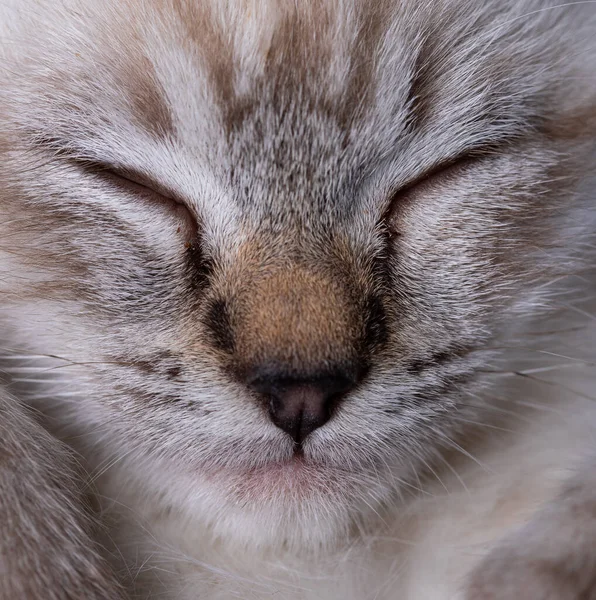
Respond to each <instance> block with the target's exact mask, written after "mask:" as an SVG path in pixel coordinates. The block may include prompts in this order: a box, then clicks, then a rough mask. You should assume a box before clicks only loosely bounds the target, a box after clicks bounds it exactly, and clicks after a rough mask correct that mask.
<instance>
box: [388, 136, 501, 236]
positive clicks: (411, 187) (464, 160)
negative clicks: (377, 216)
mask: <svg viewBox="0 0 596 600" xmlns="http://www.w3.org/2000/svg"><path fill="white" fill-rule="evenodd" d="M496 153H497V149H495V148H494V147H492V146H486V147H482V148H478V149H474V150H471V151H467V152H465V153H464V154H460V155H458V156H456V157H454V158H451V159H447V160H445V161H442V162H440V163H438V164H436V165H434V166H432V167H430V168H429V169H427V170H426V171H424V172H423V173H422V174H421V175H419V176H417V177H415V178H414V179H412V180H411V181H410V182H408V183H406V184H405V185H403V186H401V187H400V188H399V189H398V190H396V191H395V192H393V193H392V194H390V195H389V202H388V206H387V208H386V209H385V212H384V213H383V217H382V219H381V224H382V226H383V228H384V229H386V230H387V231H388V233H389V237H390V238H391V237H396V236H398V235H399V231H398V230H397V229H396V228H395V227H394V226H393V223H394V222H395V220H396V216H397V215H398V214H399V211H400V209H401V208H403V207H405V206H407V205H408V204H409V203H410V202H412V201H413V200H415V198H416V197H418V196H419V195H420V194H423V193H424V189H425V188H426V187H427V186H431V185H445V184H448V183H450V182H452V181H453V180H455V179H457V178H459V177H461V176H462V175H463V174H464V173H465V172H467V171H468V170H469V169H472V168H473V167H474V166H475V165H477V164H479V163H480V162H482V161H484V160H486V159H488V158H490V157H491V156H495V154H496Z"/></svg>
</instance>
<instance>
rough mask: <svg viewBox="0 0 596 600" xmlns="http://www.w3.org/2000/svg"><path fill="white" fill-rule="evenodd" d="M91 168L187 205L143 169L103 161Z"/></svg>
mask: <svg viewBox="0 0 596 600" xmlns="http://www.w3.org/2000/svg"><path fill="white" fill-rule="evenodd" d="M88 168H89V166H88ZM91 168H92V169H93V170H94V171H97V172H99V173H101V174H102V175H105V176H108V177H109V176H112V177H116V178H118V179H120V180H122V181H124V182H127V183H129V184H132V185H137V186H139V187H140V188H144V189H145V190H146V191H149V192H153V193H155V194H158V195H159V196H161V197H162V198H164V199H166V200H172V201H173V202H176V203H177V204H182V205H186V203H185V202H183V201H182V200H181V199H180V198H179V197H178V195H177V194H175V193H174V192H172V191H171V190H170V189H168V188H167V187H166V186H164V185H163V184H161V183H160V182H159V181H157V180H156V179H153V178H152V177H151V176H149V175H147V174H146V173H143V172H142V171H137V170H135V169H131V168H129V167H116V166H112V165H104V164H101V163H99V164H97V163H96V164H93V165H91Z"/></svg>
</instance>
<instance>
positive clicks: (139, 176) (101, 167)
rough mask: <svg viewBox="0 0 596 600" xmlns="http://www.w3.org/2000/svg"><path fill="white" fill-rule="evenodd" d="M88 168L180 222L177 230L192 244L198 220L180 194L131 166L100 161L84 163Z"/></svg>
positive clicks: (103, 179)
mask: <svg viewBox="0 0 596 600" xmlns="http://www.w3.org/2000/svg"><path fill="white" fill-rule="evenodd" d="M84 168H85V170H86V171H88V172H91V173H92V174H93V175H95V176H97V177H100V178H101V179H102V181H104V182H106V183H107V184H109V185H110V186H111V187H113V188H114V189H116V190H119V191H120V192H123V193H125V194H127V195H129V196H132V197H133V198H135V199H139V200H142V201H143V202H146V203H147V204H148V205H149V206H154V207H159V208H160V209H162V210H163V211H164V212H165V213H166V214H168V215H172V216H173V217H174V218H175V219H176V220H177V221H178V233H180V234H181V235H183V236H184V238H185V239H186V240H187V241H188V242H189V243H191V242H192V241H193V240H195V239H196V237H197V235H198V220H197V218H196V216H195V215H194V213H193V211H192V210H191V209H190V208H189V207H188V205H187V204H186V203H185V202H183V201H182V200H181V199H180V198H179V196H178V195H177V194H175V193H174V192H172V191H171V190H169V189H168V188H166V187H165V186H164V185H162V184H161V183H160V182H158V181H157V180H155V179H154V178H152V177H150V176H149V175H147V174H145V173H143V172H140V171H136V170H133V169H130V168H126V169H124V168H118V167H114V166H112V165H106V164H101V163H84Z"/></svg>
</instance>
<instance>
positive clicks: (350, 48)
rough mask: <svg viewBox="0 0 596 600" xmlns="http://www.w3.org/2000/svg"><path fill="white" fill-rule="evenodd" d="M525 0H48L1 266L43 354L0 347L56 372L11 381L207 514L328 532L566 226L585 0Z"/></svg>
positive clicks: (40, 15) (378, 481)
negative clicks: (153, 0)
mask: <svg viewBox="0 0 596 600" xmlns="http://www.w3.org/2000/svg"><path fill="white" fill-rule="evenodd" d="M549 6H550V4H549V3H548V2H542V1H536V2H534V1H532V2H530V1H528V2H523V3H520V2H505V3H503V2H490V1H482V2H477V1H474V2H466V1H454V0H449V1H447V0H445V1H440V2H435V3H428V4H426V5H420V3H419V2H413V1H412V2H410V1H408V2H378V3H367V2H359V1H357V0H353V1H350V2H348V1H346V2H326V3H305V6H304V7H297V6H292V7H285V6H282V5H281V3H279V4H278V3H275V2H266V3H254V4H253V3H250V2H248V3H245V2H237V3H236V2H227V3H219V2H217V3H216V2H213V3H209V2H200V3H196V2H186V1H184V0H178V1H174V0H172V1H171V2H168V3H161V5H160V7H159V8H156V7H151V8H150V7H149V6H148V5H146V4H139V3H134V2H122V3H111V2H109V3H108V2H106V3H101V6H95V3H91V2H64V4H63V5H62V4H61V5H60V6H59V7H56V3H52V5H51V7H50V6H48V7H44V6H43V3H42V6H41V7H39V10H38V11H37V12H36V13H35V14H36V16H35V17H28V18H30V19H32V21H31V22H25V19H24V18H22V19H21V21H22V23H21V24H20V25H19V27H21V29H20V31H19V33H16V34H15V33H13V34H12V35H13V37H14V39H16V40H19V39H20V40H21V42H20V45H19V44H15V45H16V46H17V48H18V51H16V52H15V51H13V54H9V61H10V65H11V67H12V70H11V74H10V76H9V77H8V81H3V87H4V88H5V92H4V94H5V95H6V100H5V101H4V102H3V105H4V106H3V108H2V111H3V123H5V124H3V126H2V138H1V140H2V141H1V143H2V146H3V160H2V165H1V166H0V181H1V182H2V191H1V192H0V195H1V198H2V202H1V208H0V210H1V211H2V219H1V223H0V229H1V234H0V238H1V239H2V242H1V243H0V264H1V265H2V272H3V274H2V277H1V278H0V279H1V280H2V282H1V284H0V285H1V290H2V295H3V298H5V300H3V302H4V306H3V309H2V318H4V320H5V326H4V328H5V330H6V334H5V336H6V339H8V340H10V341H11V344H12V345H13V347H18V348H19V352H20V353H21V355H22V354H23V353H25V352H29V353H36V354H39V355H44V356H45V358H41V357H39V356H38V357H37V358H31V359H22V360H23V361H24V362H23V363H22V364H19V363H18V362H14V361H13V362H12V363H11V364H12V365H15V364H16V365H17V366H16V368H15V370H14V372H16V373H17V375H19V373H20V372H21V373H22V371H23V368H24V367H28V368H29V369H31V366H32V365H34V366H35V365H38V366H39V368H40V369H41V368H42V367H43V368H44V369H47V368H50V372H48V371H45V374H44V375H43V377H42V376H40V375H39V373H37V371H36V370H35V369H33V371H35V373H37V375H36V377H37V379H36V380H35V381H33V382H32V379H35V377H33V376H30V377H29V378H28V379H29V380H28V382H26V383H23V382H21V383H19V377H16V378H15V382H14V385H15V386H17V387H18V386H21V387H20V389H21V393H22V394H24V395H28V396H29V397H30V398H32V399H36V400H39V401H40V403H41V404H42V406H44V407H45V408H46V409H48V410H53V409H55V407H56V406H58V407H60V408H59V411H58V414H59V415H60V417H59V419H60V421H61V422H62V424H63V426H64V429H65V430H66V431H68V432H76V433H77V440H79V441H77V442H73V443H76V444H80V445H81V446H82V448H83V451H84V452H85V453H86V454H87V455H88V456H91V457H94V456H100V457H102V459H106V460H108V459H109V458H110V457H112V458H113V457H119V458H120V460H119V461H118V464H117V465H115V466H114V467H112V468H113V469H114V470H119V471H121V472H123V473H126V474H127V477H129V478H130V480H131V482H132V481H135V482H136V484H135V485H138V486H140V489H142V490H144V491H143V493H146V494H148V495H149V496H152V497H153V496H154V497H156V498H157V497H159V498H161V499H162V500H160V501H161V502H162V503H163V506H164V507H166V506H167V507H169V508H170V509H171V508H172V507H173V509H174V510H180V511H182V512H184V513H185V514H188V515H191V516H192V517H193V518H200V519H203V520H205V521H207V522H208V523H209V524H210V525H211V526H212V527H213V528H214V530H215V531H216V532H221V531H222V530H225V529H226V528H229V529H231V530H233V531H234V535H236V536H238V537H239V538H240V537H242V536H243V535H244V536H246V538H253V539H254V538H259V539H261V538H264V539H273V538H275V539H277V540H283V541H284V543H291V542H293V541H296V540H300V541H299V542H298V543H304V540H305V539H308V540H310V541H311V542H313V543H315V542H316V543H323V542H327V541H329V540H331V539H333V538H334V537H335V536H337V535H340V534H342V533H343V532H345V531H346V530H347V529H348V528H349V527H350V526H351V524H352V523H353V521H354V519H356V518H358V516H359V515H360V516H364V515H368V514H370V512H371V511H373V512H376V511H377V510H379V509H380V508H381V507H382V506H383V505H384V504H387V503H390V502H393V501H395V499H396V497H397V496H398V495H399V494H400V493H401V491H402V490H403V485H408V478H409V477H410V476H411V474H412V473H413V472H415V471H416V472H419V471H421V470H423V466H424V465H426V466H428V463H429V462H431V461H432V459H433V457H434V456H435V455H436V454H437V452H440V451H441V449H442V448H452V447H457V445H458V442H457V440H459V439H460V438H459V437H458V436H459V435H460V434H461V431H462V429H463V425H462V424H463V422H464V421H466V420H467V419H469V418H470V415H471V414H472V415H473V414H474V411H475V407H474V405H475V404H479V403H480V404H481V403H482V400H480V399H479V398H478V397H477V396H475V395H472V392H474V391H476V390H477V389H478V385H479V381H480V379H479V377H478V373H477V371H478V369H479V368H480V367H485V366H486V364H487V362H488V361H489V360H490V359H491V357H493V355H494V354H493V353H494V346H495V344H494V343H493V342H494V340H495V339H496V337H497V336H498V335H501V334H502V333H503V332H504V331H508V330H509V329H510V328H511V326H512V323H514V321H513V318H514V316H516V315H519V314H520V313H522V312H523V310H524V309H527V308H528V307H531V306H533V304H532V302H533V299H534V298H535V296H534V291H535V289H536V288H537V286H538V284H539V283H541V282H542V281H545V280H546V279H545V278H547V277H552V275H553V273H554V272H555V270H556V267H557V262H558V261H560V258H561V257H562V256H564V255H566V254H565V253H564V252H563V250H562V248H563V247H569V244H568V243H567V242H563V240H562V233H563V232H565V233H566V234H567V235H569V232H570V231H571V228H572V227H575V228H577V231H579V230H580V229H581V227H579V228H578V223H577V220H576V219H575V217H576V212H575V211H576V210H578V206H581V202H582V199H583V198H582V195H581V190H580V188H579V187H578V182H579V181H581V177H580V174H581V173H585V170H586V168H588V167H589V166H591V163H590V160H591V159H590V152H589V151H588V141H587V140H588V139H589V136H590V135H591V134H592V135H593V131H594V128H593V119H592V116H593V114H592V115H591V114H590V110H593V107H594V95H593V91H594V90H587V88H588V86H589V85H591V82H592V81H594V77H593V73H592V72H591V70H590V69H591V67H590V65H592V64H594V61H593V58H594V57H592V56H588V55H587V46H588V44H587V43H586V42H585V41H582V40H583V39H584V38H585V31H588V24H589V23H590V19H592V22H593V19H594V12H595V11H594V9H593V8H590V7H587V6H577V7H568V8H565V9H561V8H559V9H552V10H551V9H549ZM46 9H47V12H44V11H46ZM542 9H544V10H542ZM35 19H40V22H41V23H43V25H44V27H43V28H42V29H41V30H40V29H39V26H38V25H36V22H35ZM583 27H586V30H584V29H583ZM28 28H30V29H28ZM17 29H18V28H17ZM27 31H35V32H36V35H37V38H36V40H35V41H34V42H30V43H29V42H28V43H27V44H24V43H23V42H22V40H23V39H25V37H26V32H27ZM24 32H25V33H24ZM570 32H574V34H573V39H568V37H571V36H570V35H568V34H569V33H570ZM19 36H21V37H19ZM7 52H9V53H10V52H11V51H10V50H8V51H7ZM2 77H6V76H5V75H2ZM578 82H580V83H578ZM574 85H580V88H579V90H580V92H581V93H579V92H578V93H574V88H573V86H574ZM4 113H5V114H4ZM582 214H583V215H585V213H582ZM583 219H584V222H585V219H586V217H584V218H583ZM574 231H575V229H574ZM574 235H576V234H574ZM54 367H57V368H54ZM36 368H37V367H36ZM19 369H20V372H19ZM48 373H50V374H48ZM20 379H22V376H21V377H20ZM42 379H43V381H41V380H42ZM65 415H66V416H65ZM81 440H82V441H81ZM106 457H107V458H106ZM131 485H133V483H131ZM239 521H241V522H242V523H244V524H245V525H246V527H244V526H243V527H239V526H238V522H239ZM243 532H245V533H243Z"/></svg>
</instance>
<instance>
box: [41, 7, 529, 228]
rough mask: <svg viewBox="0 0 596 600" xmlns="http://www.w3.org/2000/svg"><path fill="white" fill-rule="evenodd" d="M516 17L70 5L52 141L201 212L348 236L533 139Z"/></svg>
mask: <svg viewBox="0 0 596 600" xmlns="http://www.w3.org/2000/svg"><path fill="white" fill-rule="evenodd" d="M99 4H101V6H99ZM516 4H517V5H518V6H519V4H523V3H497V2H491V1H487V0H479V1H477V2H468V1H467V0H436V1H435V2H428V3H420V2H418V1H417V0H400V1H397V0H396V1H385V0H380V1H378V2H369V1H368V0H317V1H316V2H304V3H291V2H282V1H281V0H278V1H273V0H263V1H258V2H257V1H256V0H254V1H249V0H235V1H234V0H225V1H224V0H201V1H197V0H169V1H167V2H163V3H162V2H160V3H153V4H149V3H138V2H133V1H128V2H118V3H116V2H111V1H107V2H105V3H89V2H84V3H80V2H77V1H76V0H73V1H72V2H70V1H69V0H66V2H65V3H64V6H63V7H62V8H61V9H60V10H58V11H55V16H53V17H52V19H53V20H54V21H55V22H56V25H55V27H56V29H59V30H60V38H59V39H57V38H56V36H53V37H52V44H51V50H49V52H51V53H56V55H57V57H56V59H55V60H53V61H49V62H51V63H52V66H51V71H52V74H51V76H50V77H48V78H47V79H46V80H45V81H44V84H45V85H47V86H49V87H50V91H49V92H48V93H46V94H45V95H44V96H43V97H42V101H43V99H44V98H45V99H50V100H52V102H51V103H48V104H47V105H46V106H45V108H43V109H42V110H41V111H40V114H41V112H43V111H44V110H45V111H46V113H47V111H48V110H53V111H55V112H56V113H57V114H56V118H55V119H49V120H48V118H47V114H45V115H44V118H43V125H40V127H44V128H45V129H53V131H48V132H47V135H48V137H50V138H52V139H58V140H61V139H62V140H65V141H66V142H68V144H69V146H70V147H71V148H74V151H75V152H79V153H80V154H82V155H83V156H90V157H91V158H94V159H100V160H102V161H104V162H109V161H110V160H111V161H115V162H117V163H118V162H120V163H123V164H126V163H129V164H130V163H132V164H131V166H133V167H135V168H137V169H140V170H147V171H151V172H152V174H154V175H156V176H157V177H159V178H160V179H162V180H163V181H165V182H166V183H167V184H168V185H171V186H173V187H176V188H178V189H180V190H181V191H182V192H183V194H184V195H185V196H187V197H188V198H191V199H192V201H193V202H195V203H197V205H198V208H199V209H200V210H201V211H202V212H205V211H207V212H208V211H209V210H211V211H212V212H213V210H214V204H216V205H219V206H221V205H222V204H225V203H228V204H229V205H230V211H232V206H233V208H234V210H235V211H236V213H238V214H241V215H244V218H247V219H248V218H252V219H253V220H254V219H260V220H261V221H262V220H263V219H265V220H266V219H269V221H271V222H272V223H274V222H279V223H282V224H285V223H284V221H287V220H288V219H293V220H294V221H296V220H298V221H300V219H301V218H303V217H304V218H311V216H312V215H318V217H319V219H320V220H322V221H325V220H326V219H328V220H329V222H337V220H338V219H341V218H349V217H350V214H352V213H353V212H354V211H357V203H358V202H360V201H362V202H365V200H364V199H363V197H364V192H363V189H364V188H366V186H367V184H370V183H371V181H374V182H375V184H376V185H378V186H379V190H378V193H376V196H382V195H383V193H382V192H383V190H385V191H387V190H390V189H391V188H392V187H399V185H400V183H403V182H406V181H407V180H408V179H410V178H413V177H415V176H416V174H417V173H420V172H423V171H424V170H425V169H428V168H430V167H432V166H433V165H434V164H435V163H437V162H440V161H441V160H446V159H448V158H450V157H452V156H456V155H457V154H459V153H461V152H462V151H464V150H465V149H467V148H473V147H474V146H475V145H479V144H482V143H488V142H494V141H498V140H499V139H500V138H501V137H506V136H511V135H514V134H515V133H516V131H517V130H518V129H520V128H522V127H524V126H525V125H526V122H527V120H528V118H527V117H528V115H527V108H526V105H525V100H526V99H527V98H529V97H530V96H532V95H535V94H537V93H539V91H540V87H539V86H538V85H537V81H536V78H535V76H532V73H536V72H537V68H536V66H537V65H536V43H537V42H535V43H534V46H533V47H534V50H533V53H530V54H528V56H526V57H524V56H523V49H524V48H527V47H528V44H527V43H525V42H527V39H526V40H524V39H523V35H522V34H524V35H525V36H526V38H527V31H522V33H520V28H519V23H517V25H516V27H513V26H510V25H508V23H510V22H515V21H517V22H519V20H520V18H522V17H521V14H523V12H524V11H523V10H522V11H519V10H518V9H516V8H515V6H514V5H516ZM53 6H54V7H55V4H54V5H53ZM499 7H500V8H499ZM516 13H521V14H516ZM466 15H467V16H466ZM471 23H472V24H473V26H471V25H470V24H471ZM522 29H523V28H522ZM530 29H531V28H530ZM503 41H505V42H506V43H503ZM44 52H46V53H47V52H48V50H47V49H45V48H44ZM530 56H532V57H533V58H532V60H530ZM513 57H515V60H512V58H513ZM524 58H525V59H526V60H524ZM46 62H48V61H47V60H46ZM487 82H489V83H487ZM52 87H53V88H54V90H53V93H52V91H51V88H52ZM513 93H515V97H516V98H517V99H518V100H519V102H517V103H516V105H512V103H511V97H512V94H513ZM52 96H53V97H52ZM56 99H58V100H59V101H58V102H56ZM73 107H74V110H73ZM60 111H62V112H60ZM81 115H82V116H83V117H84V118H83V119H82V118H81ZM83 122H84V126H82V125H81V123H83ZM361 198H362V199H361ZM360 199H361V200H360ZM220 212H221V211H220Z"/></svg>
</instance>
